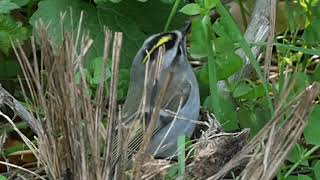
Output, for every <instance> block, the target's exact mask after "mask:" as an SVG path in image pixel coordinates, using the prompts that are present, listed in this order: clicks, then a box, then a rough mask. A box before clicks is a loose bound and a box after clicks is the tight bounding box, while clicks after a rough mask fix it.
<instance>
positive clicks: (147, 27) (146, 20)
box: [98, 0, 187, 38]
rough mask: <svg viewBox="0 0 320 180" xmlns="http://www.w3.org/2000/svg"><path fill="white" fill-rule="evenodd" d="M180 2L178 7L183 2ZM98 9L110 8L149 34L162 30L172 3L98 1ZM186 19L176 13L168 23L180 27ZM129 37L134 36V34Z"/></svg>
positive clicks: (108, 9) (171, 26)
mask: <svg viewBox="0 0 320 180" xmlns="http://www.w3.org/2000/svg"><path fill="white" fill-rule="evenodd" d="M180 4H181V5H180V6H179V8H180V7H182V6H183V4H184V3H180ZM98 9H102V10H103V11H102V13H104V12H105V11H106V12H109V11H111V10H112V12H114V13H116V14H119V15H123V16H124V17H125V18H126V19H129V20H130V21H131V22H133V23H134V24H135V25H136V26H137V27H138V29H139V30H140V31H142V32H144V33H145V34H146V35H147V36H149V35H151V34H154V33H160V32H161V31H162V29H163V27H164V26H165V24H166V21H167V18H168V15H169V14H170V12H171V9H172V5H170V4H165V3H163V2H161V1H159V0H148V1H147V2H144V3H142V2H139V1H136V0H125V1H122V2H120V3H100V4H98ZM155 10H156V13H155ZM186 20H187V16H186V15H184V14H182V13H177V14H176V15H175V16H174V18H173V20H172V23H171V24H170V28H172V29H180V28H181V27H183V26H184V25H185V21H186ZM124 28H125V26H124ZM124 30H126V29H124ZM124 32H126V31H124ZM130 37H131V38H136V37H135V36H130Z"/></svg>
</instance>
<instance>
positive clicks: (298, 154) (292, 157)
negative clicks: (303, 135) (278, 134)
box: [287, 144, 309, 166]
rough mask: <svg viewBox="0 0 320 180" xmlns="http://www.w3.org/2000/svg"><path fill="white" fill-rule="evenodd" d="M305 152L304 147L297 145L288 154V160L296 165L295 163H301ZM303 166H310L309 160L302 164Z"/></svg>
mask: <svg viewBox="0 0 320 180" xmlns="http://www.w3.org/2000/svg"><path fill="white" fill-rule="evenodd" d="M304 152H305V149H304V148H303V147H302V146H300V145H299V144H296V145H295V146H294V147H293V148H292V150H291V151H290V153H289V154H288V156H287V159H288V160H289V161H291V162H293V163H295V162H297V161H299V160H300V159H301V158H302V156H303V154H304ZM301 165H303V166H308V165H309V164H308V161H307V160H304V161H302V162H301Z"/></svg>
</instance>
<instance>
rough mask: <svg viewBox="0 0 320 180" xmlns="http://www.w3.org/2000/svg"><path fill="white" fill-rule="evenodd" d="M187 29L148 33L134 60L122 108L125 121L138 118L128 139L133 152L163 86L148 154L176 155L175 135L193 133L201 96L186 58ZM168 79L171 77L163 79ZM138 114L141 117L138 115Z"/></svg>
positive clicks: (139, 141) (160, 155)
mask: <svg viewBox="0 0 320 180" xmlns="http://www.w3.org/2000/svg"><path fill="white" fill-rule="evenodd" d="M187 29H188V28H185V29H184V30H182V31H171V32H166V33H160V34H155V35H152V36H150V37H149V38H148V39H146V40H145V42H144V43H143V45H142V47H141V48H140V50H139V51H138V52H137V54H136V56H135V58H134V60H133V63H132V66H131V77H130V83H129V89H128V94H127V98H126V101H125V103H124V106H123V109H122V119H123V121H124V122H125V124H127V125H130V124H137V123H134V122H135V121H140V122H139V123H138V124H139V127H140V131H135V132H136V133H138V134H134V135H133V136H132V138H131V140H130V142H129V150H131V151H132V152H134V151H137V150H138V148H139V146H140V144H141V142H142V138H143V135H142V134H143V132H145V131H144V130H145V129H146V127H148V125H149V122H150V118H151V114H152V112H153V109H154V108H155V104H156V102H155V101H156V99H157V97H158V96H159V93H160V92H161V88H164V87H163V86H165V85H167V87H166V88H165V91H164V92H165V93H164V96H163V97H162V98H161V106H160V113H159V116H158V118H157V120H156V128H155V130H154V131H153V135H152V137H151V140H150V143H149V145H148V147H147V153H148V154H150V155H153V156H154V157H156V158H170V157H175V156H176V155H177V153H178V149H177V139H178V137H179V136H182V135H184V136H186V137H189V138H190V137H191V136H192V134H193V132H194V129H195V126H196V123H197V120H198V116H199V110H200V98H199V88H198V82H197V79H196V77H195V75H194V72H193V70H192V67H191V65H190V64H189V62H188V58H187V49H186V33H187ZM167 78H168V79H170V80H169V81H166V79H167ZM165 82H167V84H165ZM142 111H143V112H142ZM138 114H142V116H141V117H143V118H137V117H138ZM142 119H143V120H142ZM135 126H136V125H135Z"/></svg>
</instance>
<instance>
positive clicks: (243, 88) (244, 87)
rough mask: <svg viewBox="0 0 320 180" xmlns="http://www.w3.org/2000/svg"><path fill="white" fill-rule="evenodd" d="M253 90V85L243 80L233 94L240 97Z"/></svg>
mask: <svg viewBox="0 0 320 180" xmlns="http://www.w3.org/2000/svg"><path fill="white" fill-rule="evenodd" d="M251 90H252V87H251V85H250V84H248V83H246V82H244V81H243V82H240V83H239V84H238V85H237V86H236V88H235V89H234V91H233V93H232V95H233V97H234V98H238V97H241V96H244V95H246V94H248V93H249V92H250V91H251Z"/></svg>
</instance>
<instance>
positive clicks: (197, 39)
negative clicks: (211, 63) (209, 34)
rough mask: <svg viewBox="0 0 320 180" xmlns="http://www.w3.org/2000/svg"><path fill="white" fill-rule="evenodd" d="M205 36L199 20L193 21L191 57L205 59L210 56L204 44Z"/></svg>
mask: <svg viewBox="0 0 320 180" xmlns="http://www.w3.org/2000/svg"><path fill="white" fill-rule="evenodd" d="M204 39H205V34H204V33H203V30H202V25H201V21H200V20H199V19H194V20H192V28H191V43H190V55H191V57H193V58H203V57H206V56H207V55H208V53H207V49H206V44H205V43H204V42H203V40H204Z"/></svg>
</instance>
